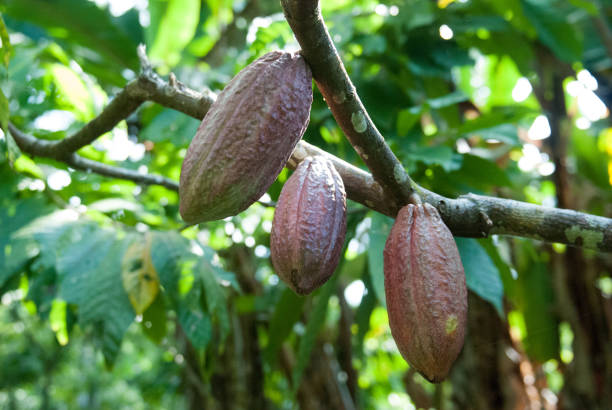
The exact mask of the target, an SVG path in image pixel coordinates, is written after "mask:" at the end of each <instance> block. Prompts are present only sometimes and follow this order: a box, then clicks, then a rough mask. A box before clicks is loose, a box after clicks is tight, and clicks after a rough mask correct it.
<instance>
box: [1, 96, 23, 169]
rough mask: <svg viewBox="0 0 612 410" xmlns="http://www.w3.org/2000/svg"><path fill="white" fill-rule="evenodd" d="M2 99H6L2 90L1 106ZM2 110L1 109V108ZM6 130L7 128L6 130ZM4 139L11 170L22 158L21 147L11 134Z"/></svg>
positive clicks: (5, 135)
mask: <svg viewBox="0 0 612 410" xmlns="http://www.w3.org/2000/svg"><path fill="white" fill-rule="evenodd" d="M2 98H4V95H3V94H2V90H0V105H2V104H3V103H2ZM6 107H7V110H8V102H7V104H6ZM0 109H1V107H0ZM6 115H7V120H6V122H7V124H8V115H9V113H8V111H7V113H6ZM5 129H6V128H5ZM4 138H6V150H7V154H8V161H9V165H10V166H11V168H14V167H15V164H16V162H17V161H18V160H19V159H20V158H21V150H20V149H19V147H18V146H17V142H15V139H14V138H13V136H12V135H11V133H10V132H6V133H5V134H4Z"/></svg>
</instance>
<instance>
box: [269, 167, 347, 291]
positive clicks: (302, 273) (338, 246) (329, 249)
mask: <svg viewBox="0 0 612 410" xmlns="http://www.w3.org/2000/svg"><path fill="white" fill-rule="evenodd" d="M345 235H346V193H345V191H344V183H343V182H342V178H341V177H340V175H339V174H338V172H337V171H336V169H335V168H334V165H333V164H332V163H331V161H329V160H327V159H326V158H324V157H322V156H316V157H307V158H305V159H304V160H303V161H302V162H301V163H300V164H299V165H298V167H297V169H296V170H295V172H294V173H293V174H292V175H291V177H290V178H289V179H288V180H287V182H285V185H284V186H283V189H282V191H281V194H280V197H279V199H278V203H277V205H276V210H275V212H274V219H273V221H272V231H271V233H270V256H271V258H272V264H273V266H274V269H275V270H276V273H277V274H278V276H279V277H280V278H281V279H282V280H283V281H284V282H285V283H286V284H287V286H289V287H290V288H291V289H292V290H293V291H295V292H296V293H298V294H301V295H304V294H308V293H310V292H312V291H313V290H315V289H317V288H318V287H319V286H321V285H323V284H324V283H325V282H326V281H327V280H328V279H329V277H330V276H331V275H332V274H333V273H334V270H335V269H336V267H337V266H338V262H339V261H340V257H341V256H342V246H343V244H344V237H345Z"/></svg>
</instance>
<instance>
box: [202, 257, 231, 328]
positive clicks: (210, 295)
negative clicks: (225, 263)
mask: <svg viewBox="0 0 612 410" xmlns="http://www.w3.org/2000/svg"><path fill="white" fill-rule="evenodd" d="M203 251H204V255H203V256H202V257H199V259H198V262H197V264H196V267H195V268H194V272H195V274H196V277H197V279H198V280H200V281H201V285H202V286H203V288H204V297H205V299H206V306H207V308H208V312H209V313H211V314H214V315H215V318H216V320H217V323H218V325H219V327H220V329H221V337H222V338H225V337H226V336H227V335H228V334H229V331H230V319H229V311H228V309H227V301H226V296H225V290H224V289H223V287H222V286H221V283H220V282H221V281H226V282H227V283H228V285H229V284H231V282H229V281H227V280H226V279H223V278H224V277H231V276H232V274H231V273H229V272H227V271H225V270H224V269H223V268H222V267H221V266H220V265H219V256H218V255H217V254H216V253H215V251H214V250H212V249H211V248H209V247H203Z"/></svg>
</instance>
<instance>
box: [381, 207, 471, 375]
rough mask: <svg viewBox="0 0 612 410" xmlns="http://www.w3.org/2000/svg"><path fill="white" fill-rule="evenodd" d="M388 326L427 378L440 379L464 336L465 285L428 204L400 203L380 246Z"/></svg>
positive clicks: (448, 237)
mask: <svg viewBox="0 0 612 410" xmlns="http://www.w3.org/2000/svg"><path fill="white" fill-rule="evenodd" d="M384 271H385V295H386V299H387V311H388V313H389V326H390V327H391V334H392V335H393V339H395V343H396V344H397V347H398V349H399V351H400V353H401V354H402V356H403V357H404V359H405V360H406V361H407V362H408V363H410V365H411V366H413V367H414V368H415V369H416V370H417V371H419V373H421V374H422V375H423V376H424V377H425V378H426V379H427V380H429V381H431V382H436V383H437V382H440V381H442V380H444V378H446V376H447V375H448V372H449V371H450V368H451V366H452V365H453V363H454V362H455V359H457V356H458V355H459V352H460V351H461V348H462V347H463V339H464V336H465V328H466V320H467V288H466V285H465V274H464V272H463V265H462V264H461V258H460V256H459V251H458V250H457V245H456V244H455V241H454V240H453V235H452V234H451V232H450V231H449V230H448V228H447V227H446V225H445V224H444V222H443V221H442V218H440V214H439V213H438V211H437V210H436V208H434V207H433V206H431V205H430V204H427V203H425V204H422V205H412V204H410V205H407V206H405V207H404V208H402V209H401V210H400V211H399V213H398V215H397V218H396V219H395V223H394V225H393V227H392V228H391V232H390V233H389V237H388V238H387V243H386V244H385V250H384Z"/></svg>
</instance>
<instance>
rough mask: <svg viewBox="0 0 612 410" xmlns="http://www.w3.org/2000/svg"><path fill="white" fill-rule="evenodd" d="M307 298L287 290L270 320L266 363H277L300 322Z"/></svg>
mask: <svg viewBox="0 0 612 410" xmlns="http://www.w3.org/2000/svg"><path fill="white" fill-rule="evenodd" d="M305 301H306V298H304V297H300V296H298V295H296V294H295V292H293V291H292V290H291V289H289V288H285V290H284V291H283V293H282V294H281V297H280V299H279V300H278V302H277V303H276V306H275V307H274V313H273V314H272V319H270V330H269V332H268V334H269V335H270V336H269V337H270V340H269V341H268V346H267V347H266V350H265V352H264V357H265V359H266V361H267V362H268V363H269V364H270V365H271V366H273V365H274V363H276V359H277V356H278V352H279V350H280V348H281V346H282V344H283V342H284V341H285V339H287V337H288V336H289V334H290V333H291V330H292V329H293V326H294V325H295V324H296V323H297V322H298V320H300V316H301V314H302V308H303V306H304V302H305Z"/></svg>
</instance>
